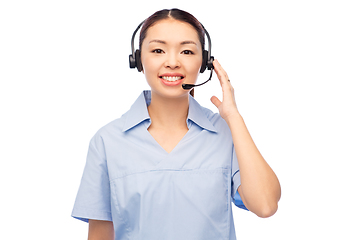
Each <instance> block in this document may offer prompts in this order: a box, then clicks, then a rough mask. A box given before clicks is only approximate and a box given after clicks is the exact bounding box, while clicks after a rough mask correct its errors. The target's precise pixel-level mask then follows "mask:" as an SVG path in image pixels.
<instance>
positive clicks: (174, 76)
mask: <svg viewBox="0 0 348 240" xmlns="http://www.w3.org/2000/svg"><path fill="white" fill-rule="evenodd" d="M159 78H160V79H161V80H162V83H163V84H164V85H167V86H176V85H179V84H180V83H181V82H182V80H183V79H184V75H182V74H181V73H164V74H161V75H160V76H159Z"/></svg>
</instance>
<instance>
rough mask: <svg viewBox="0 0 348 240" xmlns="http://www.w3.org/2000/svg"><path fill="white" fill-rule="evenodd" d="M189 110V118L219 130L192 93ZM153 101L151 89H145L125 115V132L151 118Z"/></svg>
mask: <svg viewBox="0 0 348 240" xmlns="http://www.w3.org/2000/svg"><path fill="white" fill-rule="evenodd" d="M189 101H190V102H189V112H188V116H187V123H188V120H191V121H192V122H194V123H195V124H197V125H198V126H200V127H201V128H203V129H206V130H208V131H211V132H217V130H216V128H215V127H214V126H213V124H212V123H211V122H210V121H209V119H208V116H207V115H206V114H205V112H204V108H203V107H201V105H200V104H199V103H198V102H197V101H196V100H195V99H194V98H193V97H192V96H191V95H190V100H189ZM150 102H151V91H149V90H145V91H143V92H142V93H141V94H140V96H139V97H138V98H137V100H136V101H135V102H134V103H133V105H132V106H131V108H130V109H129V111H128V112H127V113H126V116H125V123H124V125H123V129H122V131H123V132H126V131H128V130H129V129H131V128H133V127H135V126H136V125H138V124H139V123H141V122H143V121H145V120H150V116H149V112H148V110H147V106H148V105H149V104H150Z"/></svg>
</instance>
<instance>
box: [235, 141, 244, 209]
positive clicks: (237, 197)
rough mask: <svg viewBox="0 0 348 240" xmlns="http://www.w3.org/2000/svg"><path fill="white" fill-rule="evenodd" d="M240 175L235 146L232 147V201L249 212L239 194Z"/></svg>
mask: <svg viewBox="0 0 348 240" xmlns="http://www.w3.org/2000/svg"><path fill="white" fill-rule="evenodd" d="M240 183H241V182H240V173H239V165H238V160H237V155H236V151H235V149H234V145H233V147H232V201H233V203H234V204H235V205H236V206H237V207H239V208H242V209H245V210H248V209H247V208H246V207H245V205H244V203H243V201H242V198H241V197H240V195H239V193H238V191H237V190H238V187H239V186H240Z"/></svg>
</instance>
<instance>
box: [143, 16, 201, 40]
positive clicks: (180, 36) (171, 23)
mask: <svg viewBox="0 0 348 240" xmlns="http://www.w3.org/2000/svg"><path fill="white" fill-rule="evenodd" d="M153 39H159V40H164V41H171V42H182V41H188V40H190V41H194V42H196V43H197V45H198V44H200V42H199V37H198V33H197V31H196V29H195V28H194V27H193V26H192V25H191V24H189V23H186V22H182V21H178V20H175V19H164V20H161V21H158V22H156V23H155V24H154V25H153V26H151V27H150V28H149V29H148V30H147V33H146V37H145V39H144V41H147V42H150V41H151V40H153Z"/></svg>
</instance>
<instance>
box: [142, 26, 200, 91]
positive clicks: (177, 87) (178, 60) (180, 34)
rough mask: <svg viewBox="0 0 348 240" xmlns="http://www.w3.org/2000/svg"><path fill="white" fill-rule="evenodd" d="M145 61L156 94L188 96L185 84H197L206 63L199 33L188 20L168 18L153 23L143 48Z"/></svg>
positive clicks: (149, 82) (147, 75)
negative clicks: (203, 63) (203, 64)
mask: <svg viewBox="0 0 348 240" xmlns="http://www.w3.org/2000/svg"><path fill="white" fill-rule="evenodd" d="M141 62H142V64H143V69H144V74H145V77H146V80H147V82H148V84H149V85H150V87H151V90H152V94H159V95H161V96H162V97H171V98H173V97H174V98H175V97H180V96H187V94H188V92H189V91H188V90H184V89H183V88H182V87H181V85H182V84H183V83H187V84H194V83H195V82H196V80H197V77H198V74H199V70H200V67H201V64H202V46H201V43H200V41H199V38H198V33H197V31H196V30H195V29H194V27H193V26H191V25H190V24H188V23H185V22H182V21H178V20H174V19H165V20H161V21H158V22H157V23H155V24H154V25H153V26H151V27H150V28H149V29H148V31H147V34H146V37H145V39H144V41H143V44H142V49H141Z"/></svg>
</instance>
